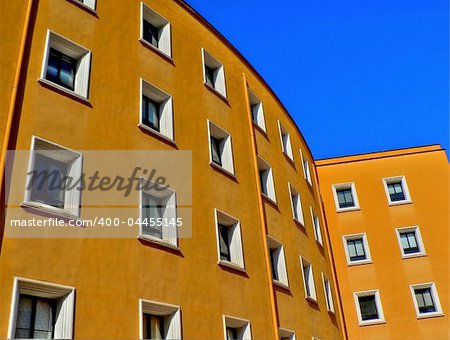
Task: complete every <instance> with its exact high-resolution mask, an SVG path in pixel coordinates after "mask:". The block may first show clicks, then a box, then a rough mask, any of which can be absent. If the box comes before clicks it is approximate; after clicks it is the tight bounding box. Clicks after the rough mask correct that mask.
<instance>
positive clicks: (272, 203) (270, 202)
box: [261, 192, 278, 209]
mask: <svg viewBox="0 0 450 340" xmlns="http://www.w3.org/2000/svg"><path fill="white" fill-rule="evenodd" d="M261 196H262V197H263V199H264V200H265V201H266V202H267V203H269V204H271V205H272V206H273V207H274V208H276V209H278V203H277V202H276V201H274V200H273V199H271V198H270V197H269V196H267V195H266V194H265V193H263V192H262V193H261Z"/></svg>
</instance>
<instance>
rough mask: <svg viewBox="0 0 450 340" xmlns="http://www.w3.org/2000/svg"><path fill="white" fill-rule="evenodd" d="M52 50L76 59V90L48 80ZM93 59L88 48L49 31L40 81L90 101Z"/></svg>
mask: <svg viewBox="0 0 450 340" xmlns="http://www.w3.org/2000/svg"><path fill="white" fill-rule="evenodd" d="M50 48H54V49H56V50H57V51H59V52H61V53H64V54H65V55H67V56H69V57H71V58H74V59H76V60H77V61H78V63H77V67H76V72H75V81H74V90H71V89H68V88H66V87H64V86H61V85H59V84H56V83H54V82H53V81H51V80H48V79H47V78H46V76H47V67H48V57H49V54H50ZM91 59H92V52H91V51H90V50H88V49H87V48H85V47H83V46H81V45H78V44H77V43H75V42H73V41H71V40H69V39H67V38H65V37H63V36H62V35H59V34H57V33H55V32H53V31H50V30H47V37H46V39H45V48H44V57H43V61H42V68H41V75H40V78H39V79H38V81H39V82H41V83H43V84H46V85H49V86H51V87H54V88H56V89H58V90H59V91H62V92H64V93H67V94H69V95H71V96H74V97H76V98H79V99H81V100H83V101H88V100H89V83H90V71H91Z"/></svg>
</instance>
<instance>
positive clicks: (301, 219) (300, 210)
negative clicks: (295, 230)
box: [295, 194, 305, 224]
mask: <svg viewBox="0 0 450 340" xmlns="http://www.w3.org/2000/svg"><path fill="white" fill-rule="evenodd" d="M295 197H296V203H297V204H296V206H295V209H297V216H298V220H299V222H301V223H302V224H304V223H305V220H304V217H303V208H302V200H301V198H300V194H297V195H296V196H295Z"/></svg>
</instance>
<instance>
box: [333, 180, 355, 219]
mask: <svg viewBox="0 0 450 340" xmlns="http://www.w3.org/2000/svg"><path fill="white" fill-rule="evenodd" d="M332 189H333V196H334V202H335V205H336V211H338V212H341V211H349V210H358V209H359V202H358V196H357V195H356V188H355V183H340V184H333V185H332Z"/></svg>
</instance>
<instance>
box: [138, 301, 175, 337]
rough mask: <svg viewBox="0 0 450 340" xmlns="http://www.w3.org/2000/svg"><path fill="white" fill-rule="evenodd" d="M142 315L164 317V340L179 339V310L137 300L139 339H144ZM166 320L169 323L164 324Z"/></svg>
mask: <svg viewBox="0 0 450 340" xmlns="http://www.w3.org/2000/svg"><path fill="white" fill-rule="evenodd" d="M144 314H152V315H160V316H164V333H165V334H166V336H165V339H181V338H182V327H181V308H180V306H176V305H170V304H167V303H162V302H157V301H151V300H145V299H139V339H145V338H144V334H143V333H144V323H143V321H144V320H143V319H144V318H143V316H144ZM166 318H167V319H168V320H167V321H169V322H168V323H167V322H166Z"/></svg>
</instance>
